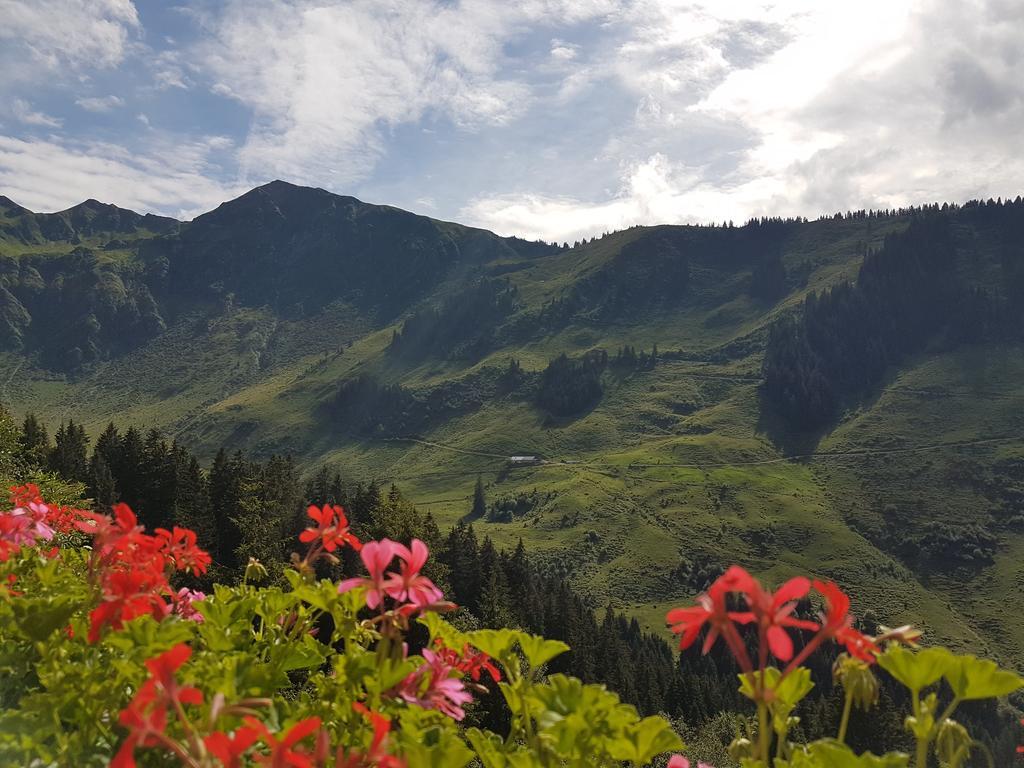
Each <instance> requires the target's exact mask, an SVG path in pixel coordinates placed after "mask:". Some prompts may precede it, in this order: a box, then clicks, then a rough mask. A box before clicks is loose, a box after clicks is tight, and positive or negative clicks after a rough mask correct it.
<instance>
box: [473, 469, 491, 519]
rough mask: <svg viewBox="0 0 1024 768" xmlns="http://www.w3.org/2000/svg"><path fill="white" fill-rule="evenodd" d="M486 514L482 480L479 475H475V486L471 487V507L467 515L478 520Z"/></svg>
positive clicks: (485, 498) (485, 499)
mask: <svg viewBox="0 0 1024 768" xmlns="http://www.w3.org/2000/svg"><path fill="white" fill-rule="evenodd" d="M486 514H487V497H486V496H485V495H484V481H483V478H482V477H481V476H480V475H477V476H476V487H475V488H474V489H473V509H472V510H470V513H469V516H470V519H472V520H479V519H480V518H481V517H483V516H484V515H486Z"/></svg>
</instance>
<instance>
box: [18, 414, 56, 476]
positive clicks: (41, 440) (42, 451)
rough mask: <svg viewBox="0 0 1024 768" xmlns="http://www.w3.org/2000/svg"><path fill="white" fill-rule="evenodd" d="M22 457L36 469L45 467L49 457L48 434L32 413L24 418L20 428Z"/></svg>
mask: <svg viewBox="0 0 1024 768" xmlns="http://www.w3.org/2000/svg"><path fill="white" fill-rule="evenodd" d="M19 443H20V444H21V450H22V455H23V456H24V457H25V459H26V460H27V461H28V462H29V464H31V465H33V466H37V467H42V466H45V465H46V463H47V459H48V457H49V455H50V450H51V446H50V433H49V432H48V431H47V430H46V425H45V424H43V422H41V421H40V420H39V419H38V418H36V415H35V414H34V413H30V414H28V415H26V416H25V421H24V422H23V423H22V426H21V437H20V439H19Z"/></svg>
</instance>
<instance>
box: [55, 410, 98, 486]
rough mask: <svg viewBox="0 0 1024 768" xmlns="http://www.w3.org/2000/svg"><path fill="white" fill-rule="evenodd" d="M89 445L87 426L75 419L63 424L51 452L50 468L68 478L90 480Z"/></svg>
mask: <svg viewBox="0 0 1024 768" xmlns="http://www.w3.org/2000/svg"><path fill="white" fill-rule="evenodd" d="M88 446H89V438H88V437H86V434H85V427H83V426H81V425H80V424H75V422H74V421H73V420H69V421H68V423H67V424H61V425H60V429H58V430H57V435H56V438H55V440H54V447H53V450H52V451H51V452H50V469H52V470H53V471H54V472H56V473H57V474H59V475H61V476H62V477H64V478H65V479H67V480H77V481H79V482H83V483H84V482H88V480H89V460H88V457H87V450H88Z"/></svg>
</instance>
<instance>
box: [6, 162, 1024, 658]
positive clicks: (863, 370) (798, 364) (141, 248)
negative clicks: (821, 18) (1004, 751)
mask: <svg viewBox="0 0 1024 768" xmlns="http://www.w3.org/2000/svg"><path fill="white" fill-rule="evenodd" d="M100 208H102V211H101V213H102V215H100V214H95V213H94V210H93V209H97V206H95V205H92V204H91V203H90V204H83V206H79V207H78V208H77V209H71V211H69V212H65V213H62V214H49V215H39V214H32V213H30V212H28V211H25V210H24V209H21V208H19V207H17V206H16V205H14V204H13V203H11V202H10V201H8V200H7V199H6V198H0V349H2V350H3V355H2V363H0V382H2V383H0V388H2V389H0V399H2V400H3V401H4V402H6V403H7V404H8V405H9V406H11V407H12V408H13V409H14V410H15V411H16V412H19V413H25V412H28V411H34V412H36V413H39V414H41V415H43V416H45V418H46V419H47V420H48V421H49V423H50V425H51V426H56V425H57V424H58V423H59V422H60V421H61V419H63V418H67V417H71V416H73V417H74V418H75V419H76V420H78V419H81V420H83V421H84V422H85V424H86V426H87V428H88V429H89V430H90V431H91V432H92V433H93V434H98V432H99V431H100V430H102V428H103V427H104V426H105V425H106V423H107V422H108V421H114V422H116V423H118V424H119V425H122V426H128V425H129V424H134V425H137V426H140V427H152V426H159V427H161V428H162V429H164V430H166V432H167V433H168V434H170V435H171V436H173V437H176V438H177V439H179V440H181V441H183V442H184V443H186V444H187V445H188V446H189V447H190V448H192V449H193V450H195V451H196V452H197V453H199V454H200V455H201V456H204V457H206V458H207V459H209V458H212V456H213V455H214V454H215V453H216V451H217V450H218V448H220V447H221V446H222V445H227V446H229V447H231V448H241V449H244V450H246V451H249V452H252V453H254V454H256V455H263V456H266V455H270V454H273V453H288V454H291V455H293V456H295V457H296V458H297V459H299V460H300V461H301V462H302V464H303V465H304V466H305V467H307V468H308V469H309V471H310V472H312V471H313V470H314V469H315V468H316V467H317V466H319V465H320V464H323V463H325V462H326V463H330V464H333V465H335V466H336V467H337V468H338V469H340V470H341V471H342V473H343V475H344V476H346V477H347V478H350V479H353V480H356V479H364V480H368V479H371V478H374V479H378V480H380V481H383V482H395V483H397V484H399V486H400V487H401V488H402V489H403V491H405V492H406V493H407V494H408V495H409V496H410V497H411V498H412V499H414V500H415V501H417V502H418V503H419V504H420V505H421V506H422V507H423V508H426V509H429V510H430V511H431V512H432V513H433V514H434V516H435V517H436V518H437V519H438V521H439V523H441V524H442V525H445V524H451V523H454V522H456V521H457V520H459V519H460V518H462V517H463V516H464V515H466V514H467V513H468V511H469V509H470V500H471V497H472V493H473V487H474V485H475V483H476V480H477V477H478V476H479V477H481V478H482V479H483V481H484V483H485V489H486V495H487V500H488V502H489V504H490V505H491V506H492V511H491V512H490V513H489V514H488V515H486V516H485V517H483V518H481V519H477V520H474V521H473V522H474V525H475V526H477V527H478V528H479V530H481V531H482V532H485V533H486V534H488V535H490V536H491V537H493V538H494V539H495V540H496V542H498V543H500V544H505V545H514V544H515V542H516V541H517V540H518V539H520V538H522V539H523V541H524V542H525V544H526V546H527V548H528V550H529V551H530V552H531V555H532V556H533V558H534V559H535V561H536V562H537V563H538V564H540V565H541V566H542V567H543V568H545V569H547V570H548V571H549V572H551V573H562V574H565V575H567V576H570V577H571V578H572V579H573V580H574V581H575V582H576V583H577V584H578V585H580V586H581V587H583V588H584V589H585V590H586V591H587V592H588V593H589V594H590V595H591V597H592V599H593V601H594V603H595V605H604V604H607V603H609V602H611V603H612V604H614V605H615V606H616V607H620V608H626V609H628V610H630V611H633V612H635V613H636V614H637V615H639V616H640V617H641V618H642V619H643V621H644V622H646V623H647V624H648V625H649V626H660V625H661V623H662V618H663V615H664V611H665V609H666V608H667V607H668V606H670V605H674V604H676V603H679V602H680V601H682V600H684V599H686V598H688V597H689V596H691V595H693V594H694V593H695V592H697V591H699V590H701V589H703V588H704V587H705V586H706V585H707V583H708V580H709V579H710V578H713V577H714V576H715V575H717V573H718V572H719V571H720V569H721V567H722V566H724V565H727V564H728V563H731V562H740V563H742V564H744V565H746V566H748V567H750V568H751V569H753V570H756V571H757V572H759V573H760V574H762V575H767V576H768V577H769V578H770V579H774V580H778V579H781V578H783V577H784V576H786V575H788V574H789V573H791V572H796V571H800V572H808V573H814V574H818V575H821V576H828V577H831V578H834V579H836V580H838V581H840V582H841V583H843V584H844V585H846V586H848V587H849V588H850V590H851V592H853V593H854V594H856V595H858V596H859V598H860V599H862V600H863V601H865V604H874V605H880V606H884V615H880V616H879V617H878V618H879V619H880V620H882V621H883V622H886V623H905V622H914V623H918V624H921V625H923V626H924V627H925V628H926V630H927V631H929V633H931V634H933V635H936V636H939V637H941V638H942V639H944V640H948V641H950V642H952V643H954V644H960V643H962V644H967V643H970V644H971V645H972V646H973V647H974V648H976V649H977V650H978V652H979V653H983V654H986V655H992V656H995V657H999V658H1003V659H1004V660H1007V661H1011V662H1014V663H1017V664H1021V663H1024V617H1022V616H1020V615H1019V612H1016V611H1012V610H1009V611H1008V610H1006V608H1005V605H1006V601H1007V599H1011V596H1015V595H1016V593H1017V592H1018V590H1019V589H1020V587H1021V586H1022V584H1024V565H1022V564H1021V563H1022V562H1024V558H1022V555H1024V439H1022V435H1024V415H1022V414H1024V408H1022V406H1024V350H1022V346H1021V343H1020V342H1021V338H1020V330H1019V329H1020V328H1021V327H1022V326H1021V324H1020V322H1019V321H1020V318H1021V317H1022V315H1021V312H1020V307H1021V302H1020V296H1021V293H1022V292H1021V290H1020V286H1021V284H1024V281H1022V280H1021V279H1020V276H1021V275H1024V251H1022V250H1021V243H1024V238H1021V237H1020V236H1019V235H1020V233H1021V231H1022V227H1021V222H1022V221H1024V212H1022V211H1024V206H1022V205H1021V204H1020V202H1019V201H1018V202H1016V203H1012V204H1011V203H1007V204H1006V205H1002V204H999V205H996V204H991V205H988V204H971V205H965V206H963V207H948V208H947V207H943V208H942V209H935V210H932V209H928V210H924V211H920V210H915V211H899V212H886V213H884V214H877V215H876V214H870V215H869V214H854V215H847V216H842V217H836V218H828V219H822V220H819V221H813V222H807V221H789V220H787V221H782V220H765V221H760V222H753V223H751V224H749V225H746V226H743V227H731V226H729V227H676V226H658V227H640V228H634V229H630V230H627V231H622V232H617V233H614V234H611V235H607V236H604V237H602V238H600V239H596V240H594V241H592V242H589V243H585V244H581V245H579V246H578V247H574V248H571V249H570V248H560V247H558V246H551V245H546V244H543V243H530V242H526V241H523V240H518V239H514V238H501V237H498V236H496V235H493V234H491V233H489V232H484V231H481V230H475V229H471V228H467V227H462V226H460V225H457V224H450V223H445V222H438V221H434V220H431V219H427V218H424V217H419V216H414V215H412V214H409V213H406V212H403V211H399V210H397V209H393V208H387V207H381V206H371V205H367V204H364V203H361V202H360V201H358V200H355V199H353V198H346V197H339V196H336V195H331V194H329V193H327V192H324V191H322V190H309V189H303V188H299V187H293V186H291V185H287V184H283V183H281V182H275V183H273V184H270V185H267V186H265V187H261V188H259V189H257V190H253V191H252V192H250V193H248V194H247V195H245V196H243V197H242V198H239V199H238V200H235V201H232V202H229V203H225V204H224V205H222V206H221V207H220V208H218V209H217V210H216V211H213V212H211V213H209V214H206V215H204V216H201V217H199V218H197V219H196V220H195V221H193V222H190V223H181V224H179V223H177V222H169V221H168V220H164V219H159V220H157V217H141V216H138V215H136V214H131V213H130V212H123V211H118V209H114V210H113V211H110V210H108V209H107V208H104V207H100ZM79 209H85V210H84V212H83V211H82V210H79ZM47 216H52V217H58V218H57V219H52V220H51V219H47V218H46V217H47ZM58 219H59V222H58ZM51 221H52V222H58V223H59V224H60V226H58V223H48V222H51ZM922 222H923V223H922ZM936 222H938V223H936ZM887 238H888V239H887ZM865 254H869V256H868V259H867V260H865ZM933 254H942V255H941V260H940V255H934V257H933ZM865 263H866V264H867V266H865V267H864V269H865V271H864V273H863V274H862V273H861V269H862V264H865ZM911 264H912V265H913V266H914V269H911V268H910V267H909V266H907V265H911ZM915 270H917V271H915ZM858 278H860V279H858ZM844 281H857V282H856V286H855V287H854V288H850V289H845V288H843V289H837V291H836V292H834V293H833V294H831V295H832V296H833V298H832V299H829V300H828V301H825V302H820V301H817V300H815V302H812V303H811V304H806V303H805V299H806V297H807V296H809V295H812V294H814V295H820V294H821V293H822V292H823V291H826V290H827V289H829V288H830V287H832V286H837V285H840V284H842V283H843V282H844ZM845 290H849V291H850V293H849V294H847V293H843V291H845ZM830 302H831V303H830ZM822 306H824V307H825V309H821V307H822ZM851 307H853V309H851ZM793 318H797V320H793ZM800 318H802V319H800ZM780 319H783V320H784V321H783V322H780ZM786 323H791V324H792V323H796V325H793V326H792V328H791V327H790V326H787V325H786ZM800 323H803V324H802V325H800ZM828 323H832V324H831V325H828ZM826 325H827V327H828V328H829V329H830V330H829V333H832V334H834V338H833V337H823V338H818V337H816V336H815V333H817V330H818V329H820V328H822V327H826ZM862 325H863V327H862ZM780 329H781V330H780ZM801 329H802V330H801ZM790 333H791V334H792V335H791V336H785V337H783V334H790ZM801 334H803V335H801ZM893 338H896V339H898V340H899V343H893V344H889V343H885V344H881V345H880V342H879V341H878V339H883V340H891V339H893ZM794 339H795V340H796V341H792V340H794ZM787 340H789V341H792V343H793V345H797V344H798V342H799V344H803V345H804V346H793V347H792V348H789V347H784V345H785V344H786V343H788V341H787ZM770 345H771V350H770V352H771V355H774V356H776V357H778V359H780V360H789V361H791V362H787V363H786V365H787V366H789V368H787V369H786V370H787V371H788V372H791V373H793V376H792V380H789V379H786V380H785V381H782V382H781V383H779V382H778V381H777V380H776V379H773V382H776V385H777V386H775V385H772V382H769V384H768V385H766V383H765V374H766V372H767V371H768V367H766V366H765V356H766V349H767V348H769V346H770ZM655 346H656V348H657V356H656V358H655V359H654V360H653V362H652V361H651V358H650V355H651V353H652V351H653V349H654V347H655ZM787 350H788V351H787ZM830 350H839V351H841V352H842V354H838V353H836V354H834V355H832V354H831V353H830ZM562 354H565V355H566V356H567V358H566V359H565V360H564V361H562V362H561V363H557V364H551V361H552V360H555V359H556V358H558V357H559V356H560V355H562ZM787 354H789V355H790V356H789V357H786V355H787ZM858 355H861V356H863V360H864V361H869V363H870V364H869V363H868V362H862V358H861V357H858ZM772 359H775V357H772ZM549 364H551V365H550V366H549ZM772 375H773V376H776V375H777V374H776V373H772ZM820 382H825V384H821V386H823V387H824V386H826V385H827V387H828V392H829V397H830V399H829V401H828V402H829V404H830V407H829V408H819V409H818V410H815V411H814V414H815V417H814V418H813V419H810V418H808V419H807V420H802V419H801V418H800V414H802V413H804V412H805V411H806V412H808V413H809V412H810V411H811V408H810V406H807V403H806V402H805V400H804V399H802V398H813V397H815V396H816V391H817V390H815V387H817V386H819V383H820ZM773 386H775V388H774V389H773ZM794 387H796V389H794ZM797 389H799V392H801V393H802V394H800V395H799V396H797V395H795V394H793V393H794V392H796V391H797ZM778 392H783V393H785V394H784V395H779V396H778V397H777V398H776V399H775V400H773V399H772V398H773V397H775V395H773V394H772V393H778ZM779 397H781V398H789V399H788V400H785V399H778V398H779ZM511 456H536V457H538V460H537V461H536V462H533V463H523V464H518V463H513V462H510V460H509V457H511ZM982 638H984V639H982Z"/></svg>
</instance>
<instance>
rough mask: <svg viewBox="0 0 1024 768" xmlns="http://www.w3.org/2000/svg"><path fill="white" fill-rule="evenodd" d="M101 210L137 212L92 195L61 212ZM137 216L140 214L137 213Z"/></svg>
mask: <svg viewBox="0 0 1024 768" xmlns="http://www.w3.org/2000/svg"><path fill="white" fill-rule="evenodd" d="M86 211H90V212H100V211H124V212H125V213H131V214H135V211H130V210H128V209H127V208H118V207H117V206H116V205H114V204H113V203H101V202H100V201H99V200H97V199H95V198H93V197H90V198H89V199H88V200H83V201H82V202H80V203H79V204H78V205H73V206H71V207H70V208H66V209H64V210H63V211H61V213H79V212H86ZM135 215H136V216H137V215H138V214H135Z"/></svg>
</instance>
